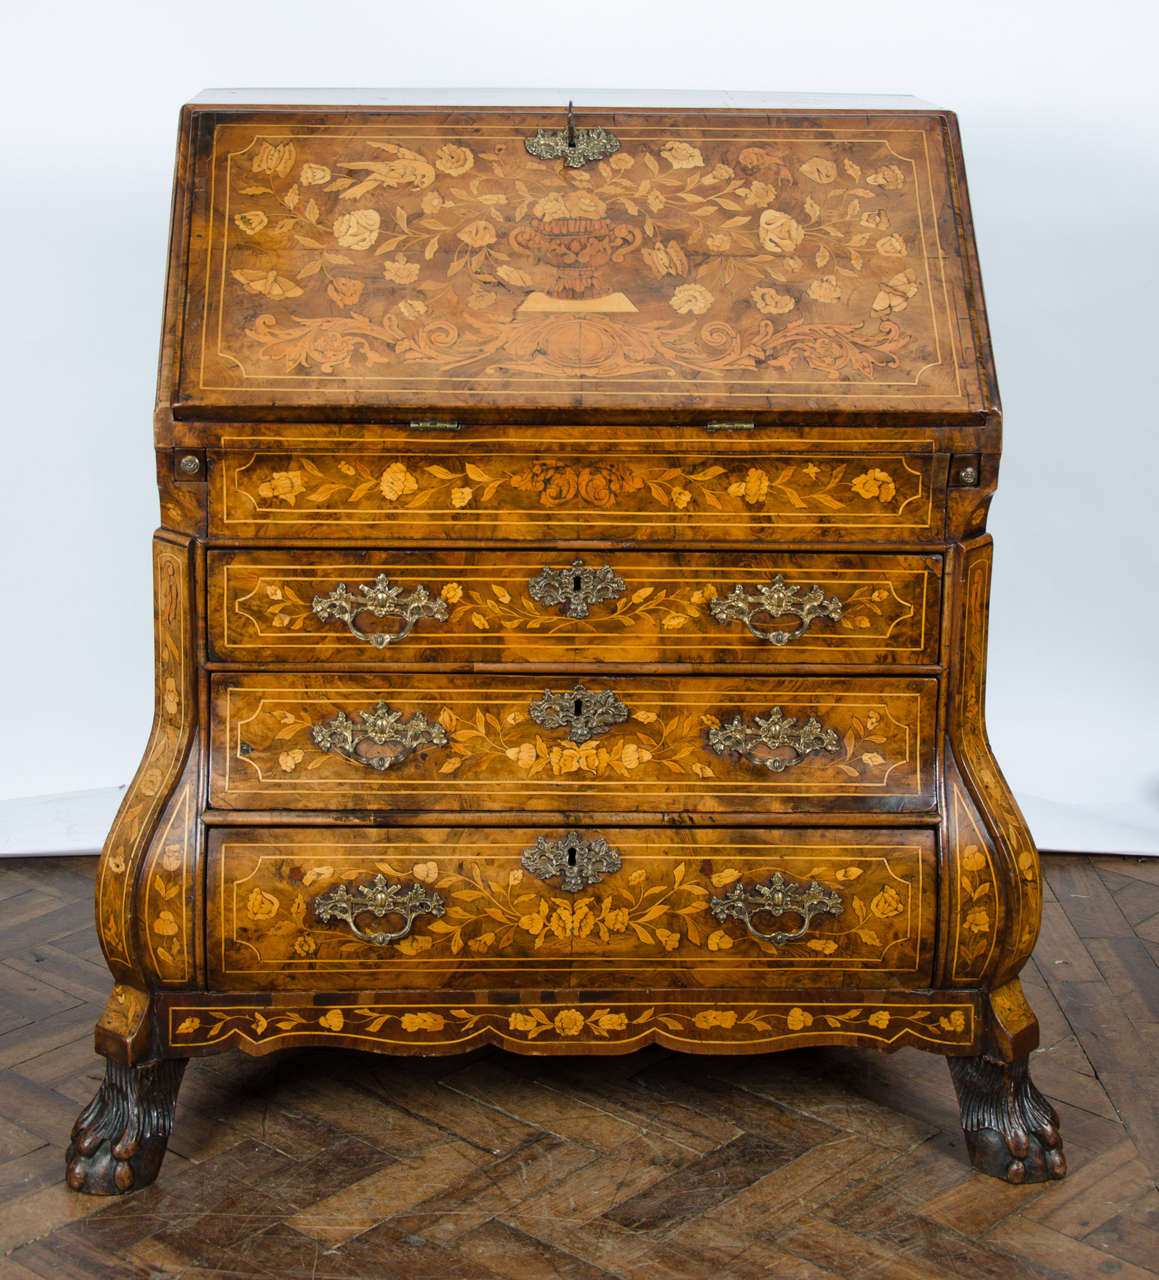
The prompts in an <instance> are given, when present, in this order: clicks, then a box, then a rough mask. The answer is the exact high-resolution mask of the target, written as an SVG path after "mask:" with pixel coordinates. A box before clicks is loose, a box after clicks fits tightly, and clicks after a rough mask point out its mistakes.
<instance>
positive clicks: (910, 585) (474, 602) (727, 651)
mask: <svg viewBox="0 0 1159 1280" xmlns="http://www.w3.org/2000/svg"><path fill="white" fill-rule="evenodd" d="M208 586H209V618H210V623H209V625H210V646H211V657H213V658H214V659H216V660H218V661H222V662H236V663H255V662H287V663H313V664H317V663H342V664H345V665H349V664H352V663H363V662H364V663H373V664H375V665H382V666H389V665H393V664H397V663H416V662H439V663H446V664H457V665H460V666H464V667H469V666H470V665H471V664H473V663H489V662H504V663H520V662H527V663H532V662H544V663H547V662H574V661H583V660H591V661H603V662H621V663H637V664H640V663H660V662H672V663H676V662H680V663H692V662H696V663H726V662H779V663H786V662H798V663H810V664H834V663H842V664H857V665H862V664H865V665H896V664H906V663H911V664H912V663H936V662H937V660H938V618H939V606H940V589H941V558H940V557H937V556H850V555H846V556H825V555H807V554H792V553H788V552H784V553H781V554H772V555H770V554H759V555H753V554H744V553H732V554H730V555H728V556H727V557H722V556H720V555H706V554H697V553H694V552H685V553H680V552H654V553H650V554H649V553H640V552H635V551H623V550H613V551H607V552H584V553H582V555H581V554H573V553H560V552H553V551H536V552H528V551H511V552H506V551H505V552H496V551H460V552H421V551H411V552H406V551H396V552H393V553H383V552H380V551H361V552H360V551H358V550H351V551H341V552H336V551H321V550H306V551H302V550H285V551H248V550H247V551H211V552H210V553H209V556H208Z"/></svg>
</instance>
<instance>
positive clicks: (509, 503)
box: [209, 427, 945, 544]
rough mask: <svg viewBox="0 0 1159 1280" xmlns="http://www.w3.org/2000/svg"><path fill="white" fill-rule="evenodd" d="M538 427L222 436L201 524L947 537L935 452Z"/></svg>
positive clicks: (316, 529) (501, 535) (339, 535)
mask: <svg viewBox="0 0 1159 1280" xmlns="http://www.w3.org/2000/svg"><path fill="white" fill-rule="evenodd" d="M540 434H541V438H539V439H533V440H532V441H531V442H530V443H527V442H523V441H519V442H516V441H511V440H504V439H502V438H498V437H496V438H492V439H489V440H488V439H480V440H476V439H474V438H472V439H470V440H468V439H466V438H465V439H463V440H462V441H461V442H460V441H457V440H456V441H455V442H453V443H452V442H436V441H434V440H427V441H419V440H413V441H411V440H407V441H403V442H400V443H399V444H398V445H391V444H387V443H374V444H368V445H366V446H362V447H359V446H346V445H330V446H329V447H327V446H326V445H324V444H323V445H321V447H319V446H318V445H312V444H311V443H310V442H309V441H308V440H302V441H300V442H299V443H297V444H296V446H295V447H293V448H290V447H288V446H289V441H287V442H285V443H284V444H283V445H282V447H279V445H278V442H274V443H272V444H269V445H263V444H261V443H259V442H255V447H254V448H253V449H236V450H234V449H231V450H229V451H228V452H225V453H222V454H218V455H216V456H215V457H214V458H213V459H212V475H211V484H210V511H209V529H210V533H211V534H213V535H215V536H218V537H224V538H229V539H237V540H243V539H249V538H276V539H278V540H286V539H319V538H334V539H341V540H342V541H344V542H358V541H378V540H382V539H384V538H389V540H390V541H391V542H394V543H398V542H430V541H439V542H442V541H445V540H447V539H462V540H465V541H473V540H480V539H487V540H491V539H501V540H503V541H512V542H538V543H552V542H569V541H620V540H624V539H633V540H635V541H639V542H651V543H656V542H672V543H693V544H700V543H703V542H729V543H736V542H756V541H760V542H770V541H776V542H782V543H786V544H788V543H796V542H801V541H821V542H826V543H857V542H861V543H864V542H890V543H923V542H937V541H940V540H941V538H942V535H943V528H944V511H943V508H944V501H945V459H944V457H942V456H940V455H937V454H930V453H914V452H908V451H905V450H898V451H896V452H884V451H882V452H873V453H867V452H865V451H864V450H862V449H849V450H847V451H842V450H840V449H839V448H838V449H835V448H834V447H833V446H832V445H828V446H824V447H823V448H818V449H817V450H815V451H813V450H808V449H804V450H802V448H801V446H800V443H799V442H797V444H796V447H795V448H785V449H784V450H781V449H778V447H777V444H776V442H775V441H762V442H761V444H759V445H757V447H755V448H752V449H751V450H745V449H743V448H737V447H736V444H735V443H734V444H733V445H732V447H731V448H727V449H725V448H722V449H720V450H719V451H715V452H713V451H709V450H706V449H704V448H703V447H702V448H699V449H687V448H686V449H680V448H679V447H678V442H677V441H667V442H666V441H665V440H663V439H660V438H657V439H656V440H655V441H645V440H642V439H639V438H638V439H636V440H635V441H633V440H632V439H630V438H625V434H624V433H620V434H619V435H618V436H617V433H615V432H610V431H608V430H607V429H601V428H598V427H594V428H590V429H589V437H588V438H586V439H585V438H583V436H582V433H566V434H565V433H562V432H559V431H557V430H556V429H553V428H550V427H547V428H544V429H543V431H542V433H540ZM561 437H562V438H561ZM753 443H754V444H757V442H756V441H755V440H754V442H753ZM666 444H668V445H669V449H668V450H666V449H665V445H666ZM674 445H675V446H677V447H672V446H674Z"/></svg>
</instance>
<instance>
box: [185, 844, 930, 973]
mask: <svg viewBox="0 0 1159 1280" xmlns="http://www.w3.org/2000/svg"><path fill="white" fill-rule="evenodd" d="M936 900H937V893H936V872H935V853H934V835H933V833H932V832H930V831H922V830H905V831H866V830H781V831H777V830H768V829H749V828H744V829H731V830H730V829H727V828H725V829H721V828H718V829H715V830H713V829H708V830H705V829H685V830H668V829H658V830H657V829H647V828H619V829H616V828H600V829H598V830H597V829H592V830H585V831H568V830H565V829H559V828H556V829H545V828H542V827H536V828H526V829H511V830H507V829H500V830H495V829H481V828H461V827H459V828H435V829H421V830H413V829H412V830H405V831H389V832H386V831H381V830H367V829H348V830H341V829H335V828H332V827H331V828H324V829H313V830H311V829H301V828H295V829H282V830H278V829H262V830H245V829H243V830H236V831H235V830H225V829H217V830H215V831H213V832H212V833H211V835H210V846H209V903H208V908H209V909H208V917H207V918H208V926H207V927H208V933H209V939H208V942H209V946H208V953H209V978H210V984H211V987H212V988H213V989H215V990H219V991H258V990H270V989H275V988H286V989H309V990H326V991H340V990H384V989H430V988H451V989H467V988H474V989H489V990H501V989H504V988H530V987H534V988H544V989H552V988H555V989H559V988H566V987H580V988H585V989H589V990H591V989H596V988H602V989H609V990H611V989H624V988H649V989H653V990H655V989H663V988H666V987H672V988H688V987H748V986H763V987H850V986H860V987H873V988H878V989H880V988H885V987H903V986H904V987H914V986H923V985H928V984H929V982H930V981H931V977H932V974H931V962H932V953H933V939H934V928H935V909H936V908H935V904H936Z"/></svg>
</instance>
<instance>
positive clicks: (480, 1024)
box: [168, 997, 975, 1053]
mask: <svg viewBox="0 0 1159 1280" xmlns="http://www.w3.org/2000/svg"><path fill="white" fill-rule="evenodd" d="M168 1021H169V1028H168V1033H169V1037H170V1041H171V1043H172V1044H173V1045H174V1046H175V1047H177V1048H181V1047H186V1048H188V1049H198V1048H209V1047H211V1046H222V1047H224V1046H226V1045H229V1044H242V1045H254V1046H266V1047H268V1048H270V1049H273V1048H277V1047H281V1046H286V1045H292V1044H294V1043H303V1044H305V1043H315V1044H316V1043H325V1042H326V1041H327V1040H331V1041H340V1042H344V1043H349V1044H352V1045H359V1044H363V1045H366V1046H367V1047H373V1046H374V1045H376V1044H377V1045H381V1046H383V1047H386V1046H391V1047H394V1048H396V1049H400V1048H401V1047H402V1046H413V1047H414V1048H416V1049H417V1048H420V1047H426V1049H427V1051H428V1052H429V1051H438V1050H439V1048H440V1047H444V1051H445V1052H458V1051H461V1050H463V1049H465V1048H468V1047H471V1046H473V1045H477V1044H498V1045H502V1046H503V1047H505V1048H508V1049H514V1050H515V1051H517V1052H519V1051H521V1050H522V1051H524V1052H535V1053H545V1052H546V1053H550V1052H552V1051H556V1052H561V1053H568V1052H574V1051H575V1048H576V1046H578V1045H582V1044H600V1043H602V1044H604V1045H605V1046H606V1048H605V1049H604V1050H603V1052H608V1051H611V1052H628V1051H629V1050H631V1049H635V1048H639V1047H640V1046H642V1045H645V1044H649V1043H652V1042H656V1043H659V1044H665V1045H669V1046H672V1047H679V1048H699V1049H702V1050H703V1049H707V1048H709V1047H711V1046H712V1045H714V1044H719V1045H720V1046H721V1047H725V1046H742V1045H744V1046H746V1047H748V1048H750V1049H751V1050H753V1051H756V1050H760V1049H762V1048H774V1047H775V1048H785V1047H788V1046H789V1045H791V1044H792V1043H794V1042H797V1043H802V1044H817V1043H823V1042H825V1041H826V1040H830V1041H832V1042H834V1043H858V1042H861V1043H866V1044H876V1045H878V1046H893V1045H902V1044H918V1045H925V1046H926V1047H935V1048H942V1049H959V1050H960V1049H961V1048H963V1047H964V1046H969V1045H970V1044H972V1043H973V1041H974V1038H975V1010H974V1006H973V1005H972V1004H971V1003H969V1002H967V1001H966V1000H964V999H961V998H959V999H958V1000H957V1001H955V1000H954V999H953V998H952V997H951V998H947V999H943V1000H925V1001H919V1000H913V999H905V998H899V999H895V1000H884V1001H882V1000H875V1001H874V1002H873V1003H872V1004H866V1003H861V1004H855V1003H851V1002H850V1001H848V1000H842V999H837V998H834V999H823V1000H813V1001H808V1002H802V1003H800V1004H794V1003H793V1002H792V1001H785V1002H763V1001H746V1002H745V1003H743V1004H723V1003H719V1002H712V1001H700V1000H688V1001H678V1000H671V1001H666V1002H661V1003H657V1002H652V1003H651V1004H621V1003H604V1004H589V1003H578V1002H577V1003H575V1004H561V1005H535V1004H532V1005H524V1006H519V1007H516V1008H514V1009H513V1008H512V1007H511V1006H510V1005H494V1004H471V1005H468V1006H467V1007H463V1006H461V1005H454V1004H436V1005H406V1004H385V1003H384V1004H335V1005H331V1006H325V1005H321V1006H318V1005H312V1004H308V1003H306V1004H302V1005H294V1006H291V1005H283V1004H279V1005H278V1006H277V1007H271V1008H268V1009H253V1008H245V1007H244V1006H237V1005H229V1004H221V1003H216V1004H208V1003H207V1004H195V1003H173V1004H170V1005H169V1008H168ZM258 1051H259V1052H265V1051H266V1048H265V1047H263V1048H261V1049H259V1050H258ZM403 1051H405V1050H403Z"/></svg>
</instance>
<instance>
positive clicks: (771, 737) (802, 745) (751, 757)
mask: <svg viewBox="0 0 1159 1280" xmlns="http://www.w3.org/2000/svg"><path fill="white" fill-rule="evenodd" d="M708 745H709V746H710V747H711V748H712V750H713V752H714V753H715V754H716V755H718V756H722V755H724V753H725V752H726V751H739V752H740V754H741V755H742V756H744V758H745V759H746V760H748V761H749V762H750V763H751V764H755V765H760V766H761V768H763V769H771V770H772V771H773V772H774V773H781V772H783V771H784V770H785V769H791V768H792V767H793V765H797V764H800V763H801V761H802V760H804V758H805V757H806V756H807V755H808V754H809V753H810V752H811V751H837V750H838V749H839V741H838V738H837V731H836V730H835V729H822V727H821V724H820V721H818V720H817V718H816V717H815V716H810V717H809V719H808V720H806V721H805V723H804V724H803V725H800V726H798V724H797V721H796V720H795V719H794V718H792V717H791V716H786V715H785V714H784V713H783V712H782V711H781V708H780V707H774V708H773V709H772V710H771V711H770V712H769V714H768V715H767V716H765V718H764V719H763V720H762V719H761V717H760V716H755V717H754V718H753V724H752V726H749V725H747V724H745V722H744V721H743V720H742V719H741V718H740V716H734V717H733V719H732V720H731V721H730V722H729V723H728V724H725V725H721V726H720V728H718V729H710V730H709V731H708ZM779 747H789V748H790V749H791V750H792V751H794V752H796V754H795V755H792V756H778V755H775V754H773V753H774V752H775V751H776V750H777V748H779Z"/></svg>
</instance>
